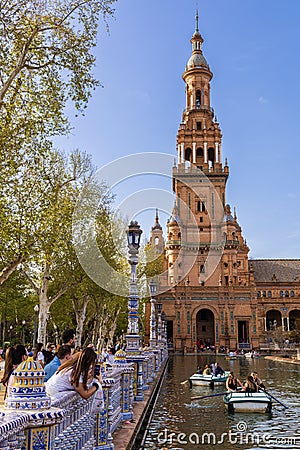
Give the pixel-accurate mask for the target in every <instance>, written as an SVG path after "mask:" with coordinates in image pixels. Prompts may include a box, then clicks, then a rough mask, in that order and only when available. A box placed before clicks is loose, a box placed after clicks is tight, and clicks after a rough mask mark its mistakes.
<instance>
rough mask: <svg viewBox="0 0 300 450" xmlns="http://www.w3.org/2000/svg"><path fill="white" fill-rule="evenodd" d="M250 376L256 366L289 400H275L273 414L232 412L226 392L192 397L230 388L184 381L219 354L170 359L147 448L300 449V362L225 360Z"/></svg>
mask: <svg viewBox="0 0 300 450" xmlns="http://www.w3.org/2000/svg"><path fill="white" fill-rule="evenodd" d="M217 360H218V362H219V363H220V365H221V367H222V368H223V369H224V370H233V371H234V373H235V375H236V376H237V377H238V378H239V379H240V380H241V381H244V380H245V378H246V376H247V375H248V374H249V373H250V372H251V371H253V370H256V371H257V372H258V374H259V377H260V378H261V379H263V381H264V383H265V385H266V389H267V390H268V391H269V392H270V393H271V394H272V395H273V396H274V397H276V398H277V399H278V400H280V401H281V402H282V403H283V404H284V405H286V406H287V408H286V409H285V408H284V407H283V406H281V405H280V404H279V403H277V402H275V401H274V402H273V406H272V412H271V413H270V414H253V413H252V414H251V413H243V414H242V413H239V414H228V412H226V410H225V407H224V403H223V396H214V397H210V398H207V399H202V400H194V401H192V400H191V397H192V396H196V395H210V394H216V393H222V392H223V391H224V390H225V389H224V387H219V386H216V387H215V388H214V390H213V391H212V390H211V389H210V388H209V387H205V386H204V387H203V386H196V387H193V388H192V389H190V387H189V384H188V383H185V384H182V382H183V381H185V380H187V379H188V377H189V376H190V375H192V374H193V373H194V372H195V371H196V369H197V367H198V366H203V365H204V364H205V363H212V362H215V361H216V356H215V355H211V356H210V355H209V356H207V355H193V356H192V355H191V356H180V355H178V356H177V355H175V356H173V357H171V358H170V361H169V366H168V370H167V374H166V377H165V381H164V384H163V386H162V389H161V391H160V395H159V399H158V401H157V403H156V407H155V410H154V413H153V416H152V420H151V423H150V426H149V430H148V434H147V438H146V440H145V442H144V444H143V449H163V450H167V449H172V450H181V449H182V450H195V449H205V450H213V449H222V450H240V449H243V450H246V449H247V450H250V449H255V450H258V449H267V448H272V449H289V450H295V449H300V424H299V422H300V366H298V365H292V364H285V363H278V362H275V361H270V360H267V359H264V358H258V359H246V358H245V359H241V358H239V359H236V360H230V361H228V360H225V358H224V357H222V356H218V358H217Z"/></svg>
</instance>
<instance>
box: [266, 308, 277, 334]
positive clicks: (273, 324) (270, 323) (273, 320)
mask: <svg viewBox="0 0 300 450" xmlns="http://www.w3.org/2000/svg"><path fill="white" fill-rule="evenodd" d="M266 319H267V330H268V331H276V329H277V327H281V312H280V311H277V310H276V309H270V311H268V312H267V315H266Z"/></svg>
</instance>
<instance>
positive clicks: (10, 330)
mask: <svg viewBox="0 0 300 450" xmlns="http://www.w3.org/2000/svg"><path fill="white" fill-rule="evenodd" d="M12 329H13V326H12V325H10V327H9V341H10V345H11V332H12Z"/></svg>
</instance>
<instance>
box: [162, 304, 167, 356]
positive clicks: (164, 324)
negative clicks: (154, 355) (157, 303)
mask: <svg viewBox="0 0 300 450" xmlns="http://www.w3.org/2000/svg"><path fill="white" fill-rule="evenodd" d="M161 321H162V347H163V355H164V359H165V357H166V356H167V355H166V354H167V318H166V314H165V313H164V311H163V312H162V313H161Z"/></svg>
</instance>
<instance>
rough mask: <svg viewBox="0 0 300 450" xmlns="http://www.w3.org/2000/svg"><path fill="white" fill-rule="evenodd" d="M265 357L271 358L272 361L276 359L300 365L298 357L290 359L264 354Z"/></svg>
mask: <svg viewBox="0 0 300 450" xmlns="http://www.w3.org/2000/svg"><path fill="white" fill-rule="evenodd" d="M265 359H271V360H272V361H278V362H282V363H286V364H296V365H297V364H298V365H300V360H299V359H292V358H282V357H281V356H265Z"/></svg>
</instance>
